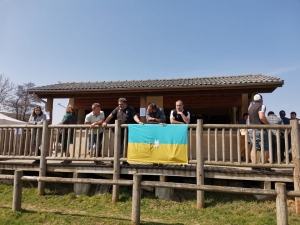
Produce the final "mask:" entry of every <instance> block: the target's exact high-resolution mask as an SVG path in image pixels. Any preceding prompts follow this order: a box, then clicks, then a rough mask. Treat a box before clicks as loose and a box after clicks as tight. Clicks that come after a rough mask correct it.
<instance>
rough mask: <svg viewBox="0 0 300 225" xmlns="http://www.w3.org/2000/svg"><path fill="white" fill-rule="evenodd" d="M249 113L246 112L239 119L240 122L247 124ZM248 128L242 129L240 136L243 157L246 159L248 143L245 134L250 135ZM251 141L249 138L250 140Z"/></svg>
mask: <svg viewBox="0 0 300 225" xmlns="http://www.w3.org/2000/svg"><path fill="white" fill-rule="evenodd" d="M247 119H248V113H244V114H243V117H242V118H241V119H240V120H239V122H238V124H247ZM246 131H247V130H246V129H240V132H241V136H240V149H241V158H242V159H243V160H244V159H245V152H246V143H245V136H246V135H248V132H246ZM248 141H249V140H248Z"/></svg>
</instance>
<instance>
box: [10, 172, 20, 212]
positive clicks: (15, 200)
mask: <svg viewBox="0 0 300 225" xmlns="http://www.w3.org/2000/svg"><path fill="white" fill-rule="evenodd" d="M22 176H23V171H22V170H15V177H14V192H13V205H12V211H21V203H22V183H23V182H22V181H21V177H22Z"/></svg>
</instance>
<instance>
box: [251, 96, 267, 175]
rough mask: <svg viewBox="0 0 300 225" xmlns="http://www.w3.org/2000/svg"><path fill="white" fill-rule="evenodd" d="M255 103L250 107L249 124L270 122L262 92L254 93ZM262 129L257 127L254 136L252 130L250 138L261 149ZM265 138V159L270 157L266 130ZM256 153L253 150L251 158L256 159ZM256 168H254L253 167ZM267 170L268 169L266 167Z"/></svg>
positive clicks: (253, 144)
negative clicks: (266, 114)
mask: <svg viewBox="0 0 300 225" xmlns="http://www.w3.org/2000/svg"><path fill="white" fill-rule="evenodd" d="M253 100H254V104H253V105H252V106H251V107H250V108H249V109H248V114H249V120H248V121H249V124H270V123H269V121H268V120H267V118H266V116H265V112H266V106H265V105H263V98H262V96H261V95H260V94H256V95H254V99H253ZM261 138H262V137H261V131H260V130H258V129H256V131H255V137H253V133H252V132H250V139H251V141H252V146H253V147H255V148H256V150H258V151H260V150H261ZM263 139H264V153H265V154H264V157H265V160H266V161H268V159H269V141H268V133H267V131H266V130H265V131H264V133H263ZM255 157H256V155H254V151H251V160H252V162H253V161H254V159H255ZM253 169H254V168H253ZM264 170H267V169H264ZM268 170H269V169H268Z"/></svg>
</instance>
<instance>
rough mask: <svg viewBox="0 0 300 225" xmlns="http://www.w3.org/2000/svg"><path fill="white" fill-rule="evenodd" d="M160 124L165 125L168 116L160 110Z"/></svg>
mask: <svg viewBox="0 0 300 225" xmlns="http://www.w3.org/2000/svg"><path fill="white" fill-rule="evenodd" d="M159 117H160V118H159V122H160V123H165V122H166V115H165V113H164V112H163V111H161V110H160V113H159Z"/></svg>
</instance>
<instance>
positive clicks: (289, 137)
mask: <svg viewBox="0 0 300 225" xmlns="http://www.w3.org/2000/svg"><path fill="white" fill-rule="evenodd" d="M291 147H292V138H291V134H290V133H289V134H288V150H290V149H291ZM284 154H285V140H284V136H281V137H280V156H281V160H283V159H285V158H286V157H285V156H284ZM288 155H289V161H291V160H292V155H291V154H289V153H288Z"/></svg>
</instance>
